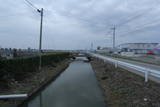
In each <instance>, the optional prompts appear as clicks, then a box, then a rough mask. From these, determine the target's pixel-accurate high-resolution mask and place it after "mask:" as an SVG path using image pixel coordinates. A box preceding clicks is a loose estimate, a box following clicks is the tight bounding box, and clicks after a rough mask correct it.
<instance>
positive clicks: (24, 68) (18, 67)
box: [0, 53, 69, 78]
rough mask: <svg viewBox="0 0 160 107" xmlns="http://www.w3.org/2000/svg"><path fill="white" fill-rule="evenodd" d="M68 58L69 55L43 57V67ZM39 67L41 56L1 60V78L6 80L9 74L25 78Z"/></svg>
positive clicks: (59, 54)
mask: <svg viewBox="0 0 160 107" xmlns="http://www.w3.org/2000/svg"><path fill="white" fill-rule="evenodd" d="M67 56H69V53H56V54H47V55H42V66H47V65H51V64H52V63H53V62H55V63H57V62H59V61H61V60H64V59H65V58H66V57H67ZM38 67H39V56H33V57H26V58H23V57H22V58H15V59H8V60H0V78H4V76H6V75H8V74H9V75H12V76H14V77H16V76H18V75H21V74H23V76H24V75H25V73H28V72H35V71H37V70H38ZM23 76H22V78H23Z"/></svg>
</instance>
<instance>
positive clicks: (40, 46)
mask: <svg viewBox="0 0 160 107" xmlns="http://www.w3.org/2000/svg"><path fill="white" fill-rule="evenodd" d="M37 11H38V12H39V13H40V14H41V22H40V38H39V70H41V68H42V31H43V8H41V10H39V9H37Z"/></svg>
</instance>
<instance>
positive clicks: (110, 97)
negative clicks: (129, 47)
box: [91, 59, 160, 107]
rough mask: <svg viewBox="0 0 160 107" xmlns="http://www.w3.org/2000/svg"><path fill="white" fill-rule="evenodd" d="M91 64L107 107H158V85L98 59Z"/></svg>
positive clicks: (159, 99) (159, 95) (159, 89)
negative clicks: (146, 81)
mask: <svg viewBox="0 0 160 107" xmlns="http://www.w3.org/2000/svg"><path fill="white" fill-rule="evenodd" d="M91 64H92V67H93V69H94V70H95V74H96V76H97V79H98V80H99V83H100V85H101V87H102V89H103V90H104V95H105V101H106V103H107V105H108V106H109V107H160V84H157V83H154V82H152V81H149V82H148V83H145V82H144V78H143V77H140V76H138V75H136V74H133V73H131V72H129V71H126V70H124V69H121V68H115V67H114V66H113V65H112V64H110V63H106V62H105V63H104V62H103V61H102V60H99V59H93V61H92V62H91Z"/></svg>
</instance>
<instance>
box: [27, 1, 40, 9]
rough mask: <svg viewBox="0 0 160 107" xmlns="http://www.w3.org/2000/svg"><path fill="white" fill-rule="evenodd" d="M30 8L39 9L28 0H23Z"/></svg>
mask: <svg viewBox="0 0 160 107" xmlns="http://www.w3.org/2000/svg"><path fill="white" fill-rule="evenodd" d="M25 1H26V2H27V3H28V4H29V5H30V6H31V7H32V8H34V9H36V10H39V9H38V8H37V7H36V6H34V5H33V4H32V3H31V2H30V1H28V0H25Z"/></svg>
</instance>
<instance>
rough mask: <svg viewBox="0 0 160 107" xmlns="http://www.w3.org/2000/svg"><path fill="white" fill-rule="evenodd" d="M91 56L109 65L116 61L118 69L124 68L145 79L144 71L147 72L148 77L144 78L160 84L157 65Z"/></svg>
mask: <svg viewBox="0 0 160 107" xmlns="http://www.w3.org/2000/svg"><path fill="white" fill-rule="evenodd" d="M91 55H92V56H95V57H98V58H100V59H103V60H105V61H108V62H111V63H115V62H117V61H118V66H119V67H121V68H124V69H126V70H128V71H130V72H133V73H136V74H138V75H140V76H143V77H145V73H146V71H148V72H149V73H148V74H149V75H147V76H146V78H149V79H151V80H153V81H155V82H158V83H160V66H158V65H152V64H147V63H142V62H137V61H131V60H127V59H121V58H113V57H108V56H102V55H99V54H93V53H91ZM147 81H148V80H147Z"/></svg>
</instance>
